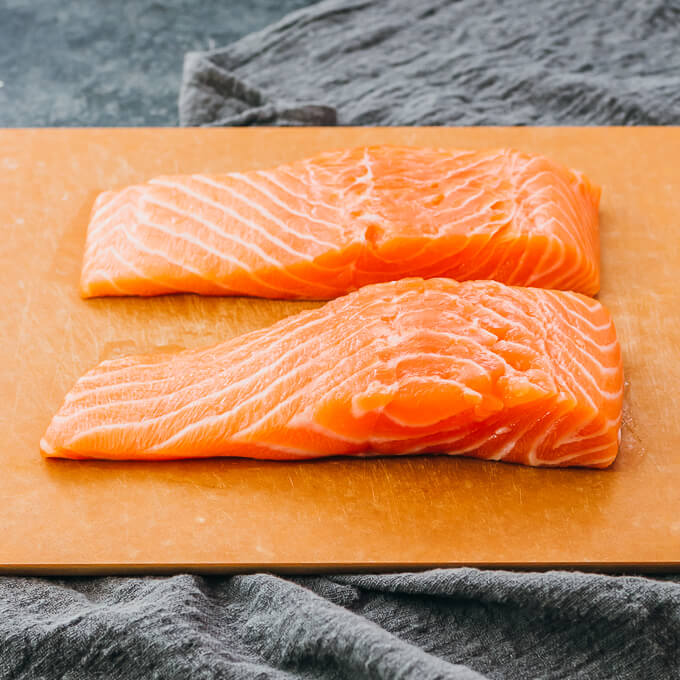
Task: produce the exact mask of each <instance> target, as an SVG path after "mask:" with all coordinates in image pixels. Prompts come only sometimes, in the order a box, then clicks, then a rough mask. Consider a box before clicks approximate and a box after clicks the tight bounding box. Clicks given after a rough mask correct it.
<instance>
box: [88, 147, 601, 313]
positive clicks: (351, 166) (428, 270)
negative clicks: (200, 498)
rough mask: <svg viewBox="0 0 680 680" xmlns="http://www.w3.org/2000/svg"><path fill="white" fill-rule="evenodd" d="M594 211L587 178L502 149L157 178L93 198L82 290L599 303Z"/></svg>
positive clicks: (355, 155)
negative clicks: (447, 286) (510, 295)
mask: <svg viewBox="0 0 680 680" xmlns="http://www.w3.org/2000/svg"><path fill="white" fill-rule="evenodd" d="M225 152H228V150H225ZM599 199H600V189H599V188H598V187H596V186H594V185H593V184H592V183H591V182H590V181H589V180H588V179H587V178H586V177H585V176H584V175H583V174H582V173H580V172H576V171H573V170H568V169H566V168H564V167H561V166H559V165H557V164H555V163H553V162H551V161H549V160H548V159H546V158H543V157H541V156H535V155H530V154H526V153H521V152H519V151H513V150H508V149H500V150H492V151H456V150H443V149H426V148H410V147H395V146H373V147H361V148H355V149H349V150H343V151H334V152H327V153H323V154H321V155H318V156H316V157H314V158H309V159H305V160H301V161H298V162H294V163H291V164H288V165H282V166H279V167H276V168H274V169H269V170H254V171H249V172H243V173H239V172H232V173H228V174H222V175H204V174H195V175H182V176H166V177H158V178H156V179H152V180H151V181H149V182H147V183H145V184H140V185H136V186H131V187H128V188H126V189H123V190H121V191H115V192H113V191H107V192H105V193H103V194H101V195H100V196H99V197H98V199H97V201H96V203H95V205H94V209H93V213H92V217H91V221H90V224H89V227H88V233H87V241H86V246H85V255H84V261H83V268H82V274H81V283H80V287H81V294H82V295H83V297H96V296H104V295H159V294H163V293H178V292H193V293H199V294H204V295H249V296H258V297H266V298H290V299H320V300H326V299H332V298H335V297H338V296H340V295H344V294H346V293H348V292H350V291H352V290H356V289H358V288H360V287H361V286H364V285H367V284H372V283H379V282H384V281H393V280H396V279H400V278H404V277H413V276H418V277H424V278H433V277H448V278H453V279H456V280H472V279H494V280H497V281H501V282H503V283H507V284H512V285H520V286H534V287H539V288H555V289H563V290H575V291H578V292H581V293H584V294H587V295H594V294H595V293H596V292H597V291H598V289H599V285H600V266H599V235H598V205H599Z"/></svg>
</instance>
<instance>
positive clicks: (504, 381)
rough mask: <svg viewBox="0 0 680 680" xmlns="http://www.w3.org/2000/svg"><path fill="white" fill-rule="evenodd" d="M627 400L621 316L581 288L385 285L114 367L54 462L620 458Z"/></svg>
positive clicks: (57, 442)
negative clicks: (223, 338)
mask: <svg viewBox="0 0 680 680" xmlns="http://www.w3.org/2000/svg"><path fill="white" fill-rule="evenodd" d="M622 394H623V370H622V365H621V351H620V348H619V344H618V341H617V338H616V332H615V329H614V325H613V323H612V319H611V317H610V315H609V313H608V312H607V310H606V309H605V308H604V307H603V306H602V305H601V304H600V303H599V302H598V301H596V300H594V299H592V298H589V297H586V296H583V295H580V294H577V293H572V292H561V291H551V290H544V289H538V288H516V287H509V286H505V285H503V284H500V283H497V282H493V281H470V282H464V283H458V282H455V281H452V280H450V279H442V278H440V279H430V280H423V279H402V280H400V281H397V282H390V283H383V284H376V285H372V286H367V287H365V288H362V289H360V290H359V291H357V292H355V293H351V294H349V295H347V296H345V297H342V298H338V299H336V300H334V301H332V302H329V303H327V304H326V305H325V306H323V307H321V308H318V309H314V310H310V311H305V312H302V313H300V314H296V315H294V316H291V317H288V318H286V319H283V320H282V321H279V322H278V323H276V324H274V325H273V326H271V327H269V328H266V329H264V330H257V331H253V332H251V333H247V334H245V335H242V336H240V337H236V338H233V339H231V340H229V341H227V342H225V343H222V344H220V345H216V346H213V347H208V348H205V349H191V350H185V351H181V352H177V353H174V354H153V355H146V356H132V357H125V358H122V359H114V360H111V361H105V362H104V363H102V364H100V365H99V366H98V367H97V368H95V369H93V370H92V371H90V372H89V373H87V374H86V375H84V376H83V377H82V378H80V380H78V382H77V383H76V385H75V386H74V388H73V389H72V390H71V392H69V394H68V395H67V396H66V400H65V402H64V404H63V406H62V407H61V409H60V410H59V412H58V413H57V414H56V415H55V416H54V419H53V420H52V423H51V424H50V426H49V428H48V430H47V433H46V434H45V437H44V438H43V440H42V441H41V450H42V453H43V454H44V455H45V456H55V457H64V458H109V459H140V460H162V459H171V458H200V457H210V456H242V457H249V458H265V459H278V460H297V459H304V458H319V457H324V456H334V455H350V456H363V455H378V454H384V455H399V454H416V453H430V452H431V453H443V454H450V455H464V456H474V457H478V458H485V459H492V460H504V461H508V462H514V463H525V464H527V465H549V466H568V465H580V466H589V467H606V466H608V465H610V464H611V463H612V462H613V460H614V458H615V457H616V454H617V449H618V441H619V426H620V423H621V408H622Z"/></svg>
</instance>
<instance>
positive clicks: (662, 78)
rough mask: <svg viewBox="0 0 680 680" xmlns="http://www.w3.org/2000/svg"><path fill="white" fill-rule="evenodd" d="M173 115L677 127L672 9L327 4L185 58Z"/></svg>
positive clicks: (677, 29)
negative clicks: (178, 107) (175, 111)
mask: <svg viewBox="0 0 680 680" xmlns="http://www.w3.org/2000/svg"><path fill="white" fill-rule="evenodd" d="M319 107H323V108H319ZM180 119H181V122H182V124H184V125H243V124H259V125H272V124H284V125H291V124H292V125H297V124H300V123H306V124H317V125H326V124H329V123H332V122H334V121H335V120H337V122H338V124H340V125H526V124H532V125H672V124H675V125H677V124H679V123H680V2H678V0H648V1H642V0H628V1H627V2H621V1H620V0H602V1H601V2H592V0H588V1H585V2H584V1H583V0H579V1H576V2H562V1H559V0H541V1H539V2H528V1H526V0H505V1H504V2H499V1H498V0H459V1H458V2H451V1H450V0H422V1H419V2H412V0H382V1H381V2H367V1H366V0H326V2H323V3H320V4H319V5H316V6H314V7H310V8H308V9H304V10H300V11H299V12H297V13H296V14H294V15H292V16H290V17H287V18H286V19H284V20H282V21H281V22H279V23H277V24H276V25H274V26H272V27H269V28H267V29H265V30H263V31H261V32H259V33H255V34H253V35H249V36H247V37H246V38H244V39H243V40H240V41H239V42H237V43H235V44H232V45H229V46H227V47H226V48H224V49H219V50H214V51H211V52H207V53H198V54H196V53H194V54H190V55H188V57H187V59H186V61H185V70H184V79H183V84H182V93H181V98H180Z"/></svg>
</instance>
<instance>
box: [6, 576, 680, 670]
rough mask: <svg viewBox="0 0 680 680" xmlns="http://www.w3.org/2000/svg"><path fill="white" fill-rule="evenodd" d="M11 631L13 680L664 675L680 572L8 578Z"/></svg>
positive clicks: (674, 665) (677, 662)
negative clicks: (633, 574)
mask: <svg viewBox="0 0 680 680" xmlns="http://www.w3.org/2000/svg"><path fill="white" fill-rule="evenodd" d="M0 640H2V645H1V646H0V677H1V678H3V679H4V678H21V679H22V680H23V679H26V680H28V679H29V678H31V679H33V678H48V677H49V678H53V677H54V678H67V679H68V680H80V679H81V678H82V679H85V678H93V677H94V678H100V677H101V678H107V679H110V680H116V679H117V678H121V679H122V678H125V679H129V678H163V679H165V678H173V679H174V678H177V679H179V678H189V677H190V678H230V679H231V678H238V679H241V678H243V679H245V678H260V679H262V680H264V679H265V678H266V679H270V678H271V679H272V680H293V679H298V678H305V679H307V678H309V679H310V680H311V679H312V678H314V679H321V680H326V679H327V680H331V679H332V680H336V679H337V680H339V679H341V678H342V679H345V678H346V679H348V680H350V679H352V680H362V679H366V680H369V679H383V678H384V679H390V680H392V679H395V680H396V679H399V680H411V679H414V680H415V679H418V680H421V679H422V680H435V679H437V680H484V679H485V678H488V679H494V680H496V679H498V680H501V679H503V680H515V679H516V680H520V679H521V680H525V679H526V678H550V679H551V680H552V679H567V678H568V679H575V678H578V679H583V680H585V679H588V680H597V679H599V678H617V679H618V680H632V679H634V678H635V679H638V678H645V679H646V680H654V679H655V678H659V679H662V678H663V679H664V680H666V679H670V678H674V677H678V675H679V674H680V578H678V577H672V578H669V577H666V578H663V577H658V578H656V579H651V578H638V577H629V576H619V577H612V576H601V575H597V574H583V573H578V572H570V573H567V572H548V573H545V574H531V573H529V574H523V573H511V572H502V571H482V570H477V569H454V570H434V571H429V572H424V573H420V574H383V575H342V576H340V575H336V576H330V577H323V576H307V577H297V578H287V579H284V578H279V577H277V576H273V575H270V574H253V575H242V576H233V577H224V578H220V577H201V576H192V575H188V574H183V575H178V576H173V577H146V578H81V579H53V580H48V579H34V578H31V579H22V578H4V579H0Z"/></svg>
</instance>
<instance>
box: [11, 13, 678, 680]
mask: <svg viewBox="0 0 680 680" xmlns="http://www.w3.org/2000/svg"><path fill="white" fill-rule="evenodd" d="M295 1H296V2H297V0H295ZM20 4H21V3H20V2H19V0H10V4H9V6H8V7H9V9H7V8H4V9H5V15H3V14H2V11H3V7H2V6H0V19H2V17H3V16H9V18H10V19H11V20H12V21H15V23H16V26H15V27H14V28H12V26H14V24H11V22H10V24H7V23H5V29H6V27H7V26H8V25H10V28H11V30H10V31H9V33H8V36H9V38H11V39H12V40H15V42H17V45H16V46H12V45H10V48H8V50H7V51H6V53H5V55H0V66H2V64H3V63H4V62H3V61H2V59H3V58H6V61H7V54H9V53H10V52H11V51H12V50H14V49H15V48H16V49H17V50H18V49H20V48H21V49H24V50H25V56H26V58H28V57H29V56H30V55H31V54H34V53H36V52H35V50H38V51H39V48H40V45H39V44H37V43H38V42H39V41H37V40H33V41H24V42H26V45H24V43H23V42H21V41H20V37H21V36H22V35H24V31H23V30H20V29H21V25H20V23H21V22H19V20H18V19H17V18H16V17H17V16H18V14H17V13H16V12H17V11H18V10H17V11H15V10H14V9H12V8H13V7H16V6H19V5H20ZM53 4H55V3H53ZM56 4H59V5H60V4H61V3H56ZM100 4H101V2H100ZM114 4H115V3H114ZM142 4H143V3H130V2H129V3H127V5H126V6H128V5H129V6H130V7H131V8H132V9H130V11H131V12H133V18H135V17H137V14H134V12H137V9H135V8H136V7H137V6H138V5H140V6H141V5H142ZM172 4H173V3H172V2H170V0H167V1H166V2H165V3H163V4H159V3H149V7H150V8H151V9H149V12H150V13H151V14H152V15H153V16H159V17H166V18H167V21H166V20H164V21H165V23H166V24H167V26H170V28H169V29H163V28H162V27H161V28H158V27H156V28H154V31H153V41H152V42H151V43H150V44H149V46H148V48H149V49H150V50H152V51H155V52H157V56H158V55H161V57H162V50H161V47H160V46H162V45H164V44H166V42H167V40H169V39H170V38H171V37H172V36H168V37H167V40H166V39H165V38H164V33H163V31H164V30H167V31H169V32H171V33H172V34H173V36H175V33H176V30H175V29H176V28H177V30H178V31H188V29H187V21H189V19H188V18H186V17H185V20H184V21H183V22H180V21H179V20H178V19H176V17H175V18H173V16H174V15H173V11H172ZM175 4H176V5H177V3H175ZM0 5H1V3H0ZM275 5H277V3H276V2H273V3H272V6H275ZM41 6H42V5H41ZM117 6H118V5H117V4H116V7H117ZM178 6H181V7H182V8H183V9H182V11H183V12H184V13H185V14H184V15H183V16H185V15H186V16H188V12H189V9H190V8H191V7H193V6H194V5H193V4H192V3H186V2H184V0H182V2H180V3H179V5H178ZM262 6H264V5H263V4H262V3H258V7H260V8H261V7H262ZM22 7H23V5H22ZM26 7H28V3H26ZM83 7H84V5H83ZM536 8H537V5H536V3H531V2H526V3H520V2H517V1H514V2H491V1H489V2H486V3H484V2H479V1H476V0H475V1H473V0H461V1H460V2H446V3H445V2H435V1H434V0H412V1H410V0H384V1H382V2H372V3H371V2H357V1H356V0H355V1H354V2H336V1H335V0H333V1H332V2H324V3H321V4H320V5H317V6H314V7H311V8H309V9H306V10H302V11H299V12H296V13H294V14H292V15H290V16H289V17H287V18H285V19H284V20H283V21H281V22H280V23H278V24H276V25H275V26H273V27H271V28H269V29H266V30H264V31H262V32H260V33H257V34H254V35H251V36H249V37H246V38H245V39H243V40H241V41H239V42H237V43H234V44H232V45H230V46H229V47H227V48H226V49H222V50H215V51H212V52H209V53H194V54H190V55H188V56H187V58H186V61H185V71H184V78H183V84H182V94H181V100H180V113H181V119H182V122H183V123H185V124H197V125H221V124H284V125H299V124H333V123H336V122H338V123H344V124H376V125H379V124H435V123H466V124H478V123H479V124H481V123H490V124H509V123H510V124H511V123H520V124H521V123H534V124H551V123H573V124H577V123H578V124H590V123H599V124H614V123H650V124H654V123H679V122H680V109H679V106H680V40H679V38H678V35H680V6H679V5H678V3H677V2H675V3H673V2H671V1H670V0H666V1H659V2H634V1H631V2H628V3H618V2H614V1H613V0H606V1H602V2H589V3H582V2H565V1H561V0H549V1H548V2H544V3H541V7H540V8H539V9H536ZM133 10H134V11H133ZM21 11H22V12H24V13H26V12H27V11H28V10H27V9H26V10H24V9H22V10H21ZM83 11H85V10H83ZM112 11H113V10H112ZM140 11H141V10H140ZM224 11H226V10H224V8H222V12H224ZM244 12H245V10H244V8H243V7H241V8H235V9H234V13H235V17H234V20H235V22H236V23H238V21H242V20H243V17H244V16H245V14H244ZM142 14H144V13H142ZM208 14H210V16H213V14H212V13H211V12H208ZM144 15H145V14H144ZM88 16H89V18H88V19H87V20H86V21H85V22H84V24H81V23H80V22H79V21H78V18H77V16H76V15H75V14H74V15H73V21H69V20H68V15H63V16H62V15H60V17H61V18H60V21H63V22H65V23H66V24H68V25H69V26H70V27H71V29H70V30H72V31H75V32H77V31H80V30H82V31H84V32H85V34H87V35H89V34H90V33H89V32H88V31H91V30H93V29H92V26H93V25H94V23H93V22H94V19H93V16H94V15H92V14H90V15H88ZM215 16H217V15H215ZM219 16H220V17H223V16H224V15H223V14H220V15H219ZM13 17H14V19H13ZM222 21H223V20H222ZM136 23H138V22H136V19H135V21H131V24H136ZM218 23H219V22H218ZM114 24H115V26H113V27H112V30H113V28H115V27H118V26H119V22H114ZM27 30H28V29H27ZM31 30H33V29H31ZM36 30H37V29H36ZM116 30H118V29H117V28H116ZM121 30H122V29H121ZM130 30H131V29H130ZM144 30H148V29H147V28H145V29H144ZM223 30H226V29H223V28H221V26H215V27H213V26H206V31H211V32H213V33H212V34H213V35H218V36H219V35H221V31H223ZM2 31H3V25H2V21H0V35H4V34H3V33H2ZM215 31H216V32H215ZM197 33H198V32H197ZM57 34H58V31H57V32H55V36H57V37H58V35H57ZM107 35H108V33H107ZM187 35H189V34H188V33H187ZM191 35H193V33H192V34H191ZM8 36H5V37H8ZM182 36H184V34H183V33H182V34H181V36H180V37H181V39H182V40H185V39H186V40H189V38H188V37H182ZM175 38H176V36H175ZM55 39H57V38H56V37H55ZM191 39H193V38H191ZM71 43H72V44H69V51H68V55H69V59H71V60H74V63H75V62H76V61H77V62H78V64H85V63H90V62H91V61H92V60H91V59H90V60H89V61H88V60H87V59H84V58H82V59H81V57H82V54H80V53H79V52H78V50H79V49H83V50H84V49H86V48H87V49H88V50H89V49H90V48H89V46H90V45H94V44H95V43H96V41H94V42H93V41H92V40H89V39H87V40H82V41H71ZM144 49H145V47H144V46H143V45H137V46H136V47H135V53H136V54H139V53H141V52H143V50H144ZM79 55H80V56H79ZM147 57H148V60H149V63H150V64H154V69H153V70H152V71H151V72H150V74H149V78H151V79H156V80H157V78H156V75H155V74H157V73H159V72H161V71H163V65H162V64H161V63H160V61H162V59H160V60H159V61H158V63H156V61H155V60H154V59H153V56H152V55H151V54H148V55H147ZM14 61H17V60H14ZM95 61H96V60H95ZM12 63H13V62H12ZM17 63H18V64H23V63H24V62H23V61H22V60H18V61H17ZM144 63H146V62H144ZM54 68H55V69H56V71H57V72H58V73H59V74H60V77H64V73H63V70H64V69H63V68H62V70H61V71H60V70H59V65H58V62H57V61H55V65H54ZM0 70H2V69H0ZM7 72H8V71H6V70H5V71H4V72H0V78H4V79H5V81H6V83H7V86H6V87H5V88H4V89H1V90H0V119H1V118H2V116H4V119H5V120H6V122H9V124H18V123H20V122H22V120H24V118H16V119H15V118H12V115H13V114H12V115H10V113H9V112H8V109H7V108H6V107H5V108H4V109H3V108H2V106H1V105H2V103H3V101H4V102H9V101H10V100H12V98H15V99H16V98H18V97H19V95H17V94H16V92H18V90H17V89H16V88H18V87H19V83H20V82H23V81H21V78H20V76H21V75H22V70H21V68H19V67H17V70H16V75H17V78H16V82H15V80H14V79H13V78H8V77H7V75H6V73H7ZM163 72H164V71H163ZM9 73H10V76H11V74H12V73H13V72H12V71H9ZM36 73H37V72H36V71H34V70H31V72H30V73H29V74H28V76H29V80H30V78H37V77H38V76H37V75H36ZM164 73H165V72H164ZM118 75H120V74H118ZM164 77H165V78H168V79H169V80H162V81H161V82H165V83H167V82H170V80H171V78H170V77H169V76H164ZM76 80H77V78H75V77H74V78H73V79H72V80H69V87H75V85H73V83H75V82H76ZM156 80H155V81H154V82H156ZM142 81H143V78H142V75H140V73H138V72H137V71H135V73H134V76H133V78H132V81H131V84H130V87H132V88H133V89H134V88H137V89H140V88H141V89H140V91H142V92H145V91H147V88H146V87H142V86H141V85H140V83H142ZM40 82H42V81H40ZM107 82H108V81H107V80H106V78H104V77H102V79H101V80H100V79H98V78H96V77H93V78H92V82H89V81H88V82H86V83H84V84H83V88H84V89H85V90H86V91H87V92H91V91H94V92H95V94H96V93H97V92H99V89H98V88H106V87H108V85H106V83H107ZM133 86H134V87H133ZM154 87H156V89H155V90H153V93H154V97H160V96H161V94H162V92H161V91H160V90H162V89H163V88H160V89H159V88H158V87H157V83H156V85H154ZM12 88H15V89H12ZM37 89H40V88H37ZM152 89H153V88H152ZM157 90H158V91H157ZM106 91H107V92H109V90H106ZM135 91H137V90H135ZM12 93H15V94H12ZM123 94H124V95H125V96H124V98H123V99H121V100H120V101H119V102H118V101H116V100H115V97H114V100H112V105H115V106H114V108H115V111H114V112H113V114H112V113H111V111H109V108H110V107H109V105H108V104H107V105H106V106H105V107H103V108H102V109H101V110H100V109H98V108H97V107H96V106H95V105H94V104H93V105H89V104H88V105H87V106H86V105H82V106H81V104H82V102H80V103H79V100H78V99H77V98H75V99H74V98H73V97H69V96H66V95H65V96H64V97H62V99H61V100H59V101H58V102H57V104H58V106H57V109H58V111H57V113H58V116H57V118H55V119H54V120H59V121H61V122H64V123H67V124H73V123H77V122H78V121H81V120H83V119H84V118H83V117H84V116H85V114H87V118H86V119H87V122H90V123H108V124H110V123H111V122H114V123H118V124H120V123H131V122H134V123H137V124H141V123H145V122H146V123H154V122H156V123H158V122H172V121H171V120H170V119H169V114H168V113H167V111H166V108H167V107H166V106H165V104H164V105H163V107H161V108H162V111H161V112H160V113H159V111H157V110H155V109H153V110H152V109H149V110H147V111H146V113H145V112H144V107H143V106H141V105H140V101H139V98H138V97H132V96H129V97H128V94H129V93H128V92H127V90H126V91H125V92H124V93H123ZM111 96H113V95H111V93H110V92H109V97H111ZM3 98H4V99H3ZM29 99H30V98H29V97H28V96H27V97H26V98H25V101H24V104H23V106H24V107H26V106H28V104H27V102H28V101H29ZM43 100H44V98H41V97H38V99H37V101H38V104H39V106H38V108H40V106H41V104H40V103H41V102H43ZM128 100H129V101H128ZM133 100H134V101H133ZM92 101H96V97H95V99H93V100H92ZM158 101H160V99H158ZM163 101H165V100H163ZM88 102H90V99H88ZM18 103H19V104H20V103H21V102H18ZM147 108H148V107H147ZM14 110H15V109H12V111H14ZM20 110H25V108H24V109H20ZM47 114H49V115H53V114H50V113H49V111H47V113H44V112H40V111H34V113H33V114H32V115H34V116H35V120H36V121H39V122H50V120H52V119H51V118H50V119H49V120H48V119H46V120H43V118H44V116H45V115H47ZM54 115H56V114H54ZM111 115H113V116H114V118H111ZM7 116H9V118H8V117H7ZM145 116H146V117H145ZM31 120H33V118H31ZM679 650H680V577H672V578H666V579H663V578H631V577H607V576H600V575H586V574H580V573H564V572H553V573H548V574H512V573H506V572H493V571H486V572H485V571H477V570H471V569H458V570H447V571H433V572H428V573H424V574H398V575H381V576H357V575H351V576H334V577H331V578H321V577H318V578H314V577H306V578H296V579H292V578H288V579H284V578H278V577H275V576H270V575H263V574H259V575H252V576H236V577H230V578H227V577H225V578H217V577H215V578H202V577H197V576H189V575H179V576H175V577H164V578H91V579H69V580H59V579H36V578H0V679H2V680H4V679H5V678H12V679H13V678H21V679H26V680H29V679H31V680H32V679H34V678H50V679H51V678H64V679H66V680H81V679H83V680H84V679H89V678H101V679H104V678H106V679H107V680H108V679H111V680H115V679H117V678H126V679H128V678H130V679H135V678H156V679H158V680H160V679H163V680H164V679H166V678H167V679H175V678H177V679H180V678H182V679H184V678H192V679H198V680H201V679H203V678H206V679H207V678H228V679H231V678H260V679H263V680H264V679H269V678H272V679H276V680H283V679H285V680H293V679H298V678H304V679H310V680H311V679H312V678H314V679H316V678H319V679H321V680H331V679H336V678H337V679H340V678H343V679H344V678H347V679H354V678H357V679H359V680H361V679H363V678H367V679H368V678H370V679H383V678H385V679H400V680H416V679H418V680H419V679H421V678H423V679H426V680H429V679H434V678H437V679H439V678H441V679H447V678H451V679H456V680H462V679H472V678H494V679H499V680H500V679H503V680H506V679H507V680H514V679H518V680H519V679H522V680H524V679H525V678H546V679H548V678H549V679H551V680H552V679H576V678H579V679H584V680H585V679H588V680H591V679H592V680H598V679H599V678H617V679H619V678H620V679H622V680H627V679H631V680H632V679H633V678H635V679H637V678H645V679H650V680H654V679H656V678H659V679H661V678H663V679H664V680H665V679H667V678H675V677H680V652H679Z"/></svg>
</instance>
